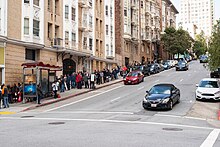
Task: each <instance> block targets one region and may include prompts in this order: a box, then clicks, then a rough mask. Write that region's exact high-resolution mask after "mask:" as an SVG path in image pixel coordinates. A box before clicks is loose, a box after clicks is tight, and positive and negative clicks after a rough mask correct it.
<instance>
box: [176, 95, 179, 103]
mask: <svg viewBox="0 0 220 147" xmlns="http://www.w3.org/2000/svg"><path fill="white" fill-rule="evenodd" d="M176 103H177V104H179V103H180V95H179V99H178V100H177V102H176Z"/></svg>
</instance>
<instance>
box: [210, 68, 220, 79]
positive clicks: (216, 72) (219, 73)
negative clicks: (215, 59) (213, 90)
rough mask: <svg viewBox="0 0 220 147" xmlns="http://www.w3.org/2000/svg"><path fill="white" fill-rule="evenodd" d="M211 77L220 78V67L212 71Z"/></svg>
mask: <svg viewBox="0 0 220 147" xmlns="http://www.w3.org/2000/svg"><path fill="white" fill-rule="evenodd" d="M210 77H211V78H220V68H218V69H216V70H214V71H211V73H210Z"/></svg>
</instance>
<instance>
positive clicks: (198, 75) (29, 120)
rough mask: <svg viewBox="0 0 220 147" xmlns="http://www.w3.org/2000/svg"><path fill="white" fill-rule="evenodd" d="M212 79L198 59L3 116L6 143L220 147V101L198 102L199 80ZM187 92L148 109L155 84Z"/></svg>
mask: <svg viewBox="0 0 220 147" xmlns="http://www.w3.org/2000/svg"><path fill="white" fill-rule="evenodd" d="M205 77H209V71H208V70H206V69H205V68H204V67H203V65H202V64H200V63H199V62H198V61H192V62H190V63H189V70H188V71H176V70H175V68H173V69H170V70H167V71H163V72H161V73H159V74H155V75H151V76H149V77H145V79H144V82H143V83H140V84H138V85H124V84H123V83H118V84H115V85H111V86H108V87H105V88H101V89H98V90H96V91H92V92H89V93H86V94H83V95H80V96H77V97H74V98H71V99H67V100H65V101H61V102H58V103H54V104H52V105H47V106H44V107H39V108H37V109H34V110H30V111H26V112H21V113H17V114H12V115H0V137H1V140H2V141H1V146H4V147H10V146H18V147H29V146H32V147H35V146H36V147H38V146H39V147H40V146H47V147H54V146H63V147H66V146H69V147H73V146H74V147H84V146H89V147H147V146H150V147H159V146H166V147H199V146H201V147H212V146H213V147H219V146H220V135H219V133H220V121H218V116H217V112H218V110H219V102H203V101H196V100H195V89H196V84H198V83H199V81H200V80H201V79H202V78H205ZM158 83H172V84H174V85H175V86H176V87H177V88H179V89H180V91H181V100H180V103H179V104H176V105H175V106H174V107H173V110H145V109H143V107H142V101H143V98H144V96H145V94H146V90H149V89H150V88H151V87H152V86H153V85H155V84H158Z"/></svg>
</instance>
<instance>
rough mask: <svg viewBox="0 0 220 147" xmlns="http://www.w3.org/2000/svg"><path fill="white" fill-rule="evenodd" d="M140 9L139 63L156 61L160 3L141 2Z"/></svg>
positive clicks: (146, 0) (155, 1) (158, 46)
mask: <svg viewBox="0 0 220 147" xmlns="http://www.w3.org/2000/svg"><path fill="white" fill-rule="evenodd" d="M140 9H141V41H142V44H141V52H142V55H143V56H142V57H141V62H142V63H147V62H150V61H153V60H157V59H158V56H159V52H158V51H159V48H160V32H161V26H160V12H161V11H160V10H161V9H160V3H159V2H158V1H157V0H154V1H148V0H142V1H141V4H140Z"/></svg>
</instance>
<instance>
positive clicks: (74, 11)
mask: <svg viewBox="0 0 220 147" xmlns="http://www.w3.org/2000/svg"><path fill="white" fill-rule="evenodd" d="M72 20H73V21H75V20H76V9H75V8H73V7H72Z"/></svg>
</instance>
